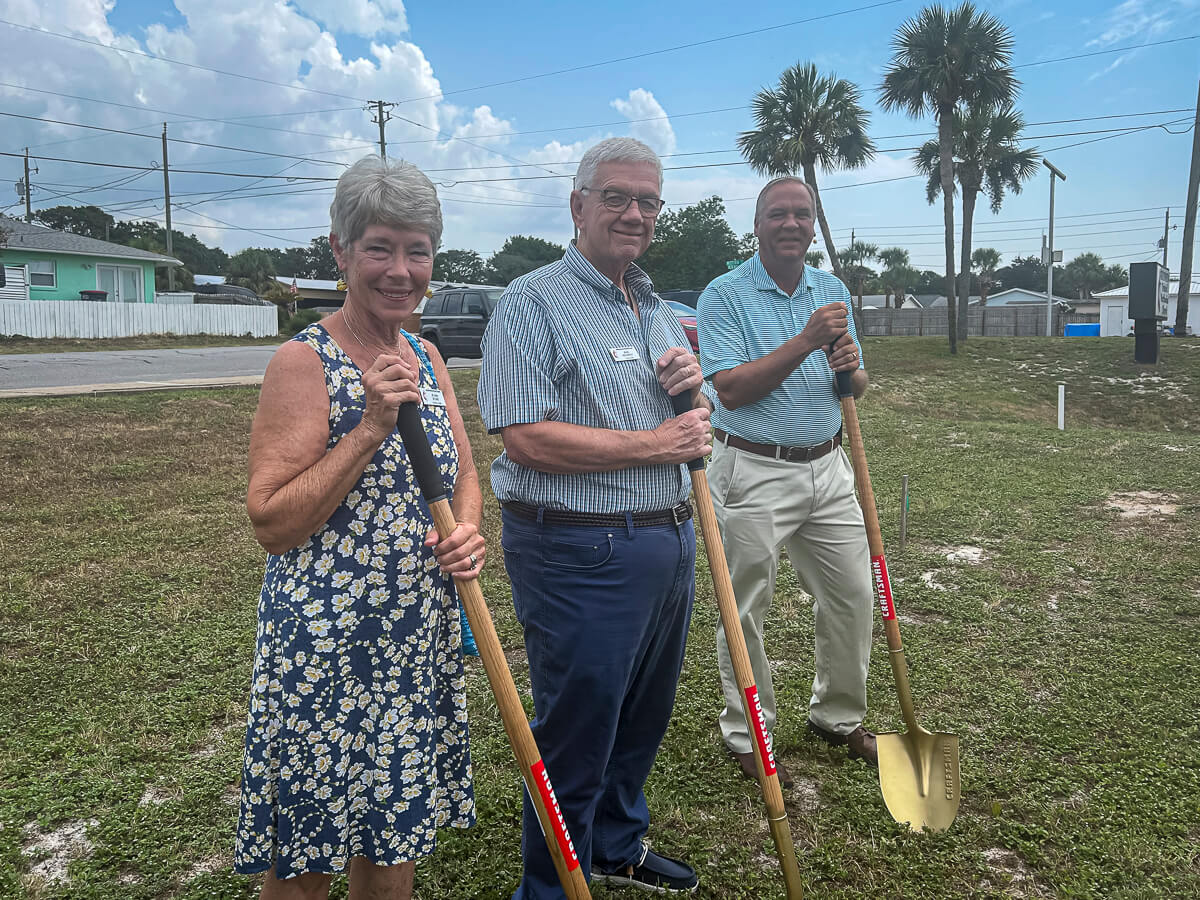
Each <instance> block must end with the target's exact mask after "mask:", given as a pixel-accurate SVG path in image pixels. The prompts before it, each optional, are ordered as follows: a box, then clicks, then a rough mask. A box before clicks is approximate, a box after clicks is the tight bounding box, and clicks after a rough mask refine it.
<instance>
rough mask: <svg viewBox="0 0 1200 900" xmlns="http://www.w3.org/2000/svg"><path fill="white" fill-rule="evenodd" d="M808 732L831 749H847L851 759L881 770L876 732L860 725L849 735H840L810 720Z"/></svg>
mask: <svg viewBox="0 0 1200 900" xmlns="http://www.w3.org/2000/svg"><path fill="white" fill-rule="evenodd" d="M808 730H809V732H810V733H811V734H815V735H816V736H817V737H819V738H820V739H821V740H823V741H824V742H825V743H827V744H829V745H830V746H831V747H846V748H848V750H849V754H848V755H849V756H850V758H851V759H861V760H862V761H863V762H865V763H866V764H867V765H868V766H871V767H872V768H876V769H877V768H879V751H878V750H877V749H876V747H875V734H874V732H871V731H867V729H865V728H863V727H862V726H861V725H859V726H858V727H857V728H855V729H854V730H853V731H851V732H850V733H849V734H838V733H837V732H836V731H830V730H829V729H827V728H822V727H821V726H820V725H818V724H817V723H816V722H814V721H813V720H812V719H809V720H808Z"/></svg>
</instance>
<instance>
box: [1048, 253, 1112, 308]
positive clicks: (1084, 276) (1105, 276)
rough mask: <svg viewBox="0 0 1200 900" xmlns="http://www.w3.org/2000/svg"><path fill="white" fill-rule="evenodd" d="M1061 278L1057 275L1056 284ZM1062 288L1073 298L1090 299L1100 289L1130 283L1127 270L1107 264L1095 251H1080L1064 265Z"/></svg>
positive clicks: (1056, 285)
mask: <svg viewBox="0 0 1200 900" xmlns="http://www.w3.org/2000/svg"><path fill="white" fill-rule="evenodd" d="M1059 281H1060V279H1059V278H1058V277H1057V276H1055V279H1054V286H1055V287H1058V282H1059ZM1061 281H1062V289H1063V292H1064V293H1066V294H1067V295H1069V296H1071V297H1072V299H1079V300H1090V299H1091V297H1092V295H1093V294H1095V293H1097V292H1098V291H1107V290H1109V289H1110V288H1115V287H1120V286H1121V285H1124V284H1128V283H1129V275H1128V273H1127V271H1126V270H1125V269H1123V268H1121V267H1120V266H1118V265H1111V266H1106V265H1105V264H1104V260H1103V259H1101V258H1100V256H1099V255H1098V254H1095V253H1080V254H1079V255H1078V256H1076V257H1075V258H1074V259H1073V260H1071V261H1070V262H1069V263H1067V264H1066V265H1065V266H1063V267H1062V278H1061Z"/></svg>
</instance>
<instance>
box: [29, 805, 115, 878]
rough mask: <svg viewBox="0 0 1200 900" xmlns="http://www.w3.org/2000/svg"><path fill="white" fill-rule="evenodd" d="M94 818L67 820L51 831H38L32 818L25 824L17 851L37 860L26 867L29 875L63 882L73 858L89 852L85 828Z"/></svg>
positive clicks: (87, 827) (81, 856)
mask: <svg viewBox="0 0 1200 900" xmlns="http://www.w3.org/2000/svg"><path fill="white" fill-rule="evenodd" d="M96 824H97V822H96V820H95V819H85V820H82V821H79V822H68V823H67V824H66V825H61V826H59V827H58V828H56V829H54V830H53V831H42V830H41V829H40V828H38V826H37V823H36V822H30V823H29V824H28V825H26V826H25V844H24V846H23V847H22V848H21V853H22V854H23V855H24V856H26V857H27V858H28V859H36V860H38V861H37V862H36V863H34V864H33V866H31V867H30V869H29V875H30V876H31V877H32V878H33V879H35V880H37V881H42V882H46V883H49V884H65V883H67V882H68V881H69V880H70V879H69V878H68V877H67V869H68V867H69V866H70V865H71V863H72V862H73V861H74V860H77V859H82V858H83V857H85V856H89V855H91V852H92V842H91V841H89V840H88V836H87V831H88V829H89V828H93V827H95V826H96Z"/></svg>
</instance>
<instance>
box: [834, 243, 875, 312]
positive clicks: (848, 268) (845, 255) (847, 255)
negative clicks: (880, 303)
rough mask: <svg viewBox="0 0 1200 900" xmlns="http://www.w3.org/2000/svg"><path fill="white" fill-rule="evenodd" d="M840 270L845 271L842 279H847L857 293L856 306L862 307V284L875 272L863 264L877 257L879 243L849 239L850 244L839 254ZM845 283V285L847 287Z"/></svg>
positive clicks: (872, 276)
mask: <svg viewBox="0 0 1200 900" xmlns="http://www.w3.org/2000/svg"><path fill="white" fill-rule="evenodd" d="M839 256H840V259H839V262H840V263H841V264H842V271H843V272H845V277H844V278H842V280H843V281H846V279H849V284H853V285H854V287H855V293H857V294H858V308H859V309H862V298H863V284H864V283H865V282H866V280H867V279H868V278H874V277H875V273H874V272H872V271H871V270H870V269H868V268H867V267H866V265H865V263H866V261H867V260H868V259H877V258H878V257H879V245H877V244H868V243H866V242H865V241H851V242H850V246H849V247H847V248H846V249H845V250H843V251H841V253H840V254H839ZM849 284H847V287H849Z"/></svg>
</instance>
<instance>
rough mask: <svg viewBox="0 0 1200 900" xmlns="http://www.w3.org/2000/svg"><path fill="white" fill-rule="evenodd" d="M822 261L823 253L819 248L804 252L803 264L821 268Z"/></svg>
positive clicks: (823, 259)
mask: <svg viewBox="0 0 1200 900" xmlns="http://www.w3.org/2000/svg"><path fill="white" fill-rule="evenodd" d="M823 262H825V254H824V253H822V252H821V251H820V250H809V251H808V252H807V253H805V254H804V264H805V265H808V266H812V267H813V268H814V269H819V268H821V263H823Z"/></svg>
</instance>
